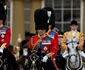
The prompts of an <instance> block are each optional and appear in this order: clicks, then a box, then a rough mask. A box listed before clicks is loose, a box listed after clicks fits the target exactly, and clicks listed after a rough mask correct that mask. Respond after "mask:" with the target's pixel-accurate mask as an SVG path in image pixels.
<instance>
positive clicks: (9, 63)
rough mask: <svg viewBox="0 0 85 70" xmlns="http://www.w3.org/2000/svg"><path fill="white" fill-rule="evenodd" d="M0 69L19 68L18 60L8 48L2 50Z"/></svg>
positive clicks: (10, 69)
mask: <svg viewBox="0 0 85 70" xmlns="http://www.w3.org/2000/svg"><path fill="white" fill-rule="evenodd" d="M0 70H18V67H17V64H16V60H15V58H14V56H13V54H12V53H11V52H10V51H9V50H8V49H7V48H5V49H3V53H2V52H0Z"/></svg>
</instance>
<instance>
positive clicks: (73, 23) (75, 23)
mask: <svg viewBox="0 0 85 70" xmlns="http://www.w3.org/2000/svg"><path fill="white" fill-rule="evenodd" d="M70 25H78V23H77V21H76V20H73V21H71V24H70Z"/></svg>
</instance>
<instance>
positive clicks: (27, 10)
mask: <svg viewBox="0 0 85 70" xmlns="http://www.w3.org/2000/svg"><path fill="white" fill-rule="evenodd" d="M24 15H25V30H26V31H29V23H30V22H29V21H30V0H25V3H24Z"/></svg>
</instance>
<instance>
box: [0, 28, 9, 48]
mask: <svg viewBox="0 0 85 70" xmlns="http://www.w3.org/2000/svg"><path fill="white" fill-rule="evenodd" d="M10 37H11V32H10V28H9V27H7V26H3V27H2V28H0V45H2V44H4V43H6V47H8V45H9V44H10Z"/></svg>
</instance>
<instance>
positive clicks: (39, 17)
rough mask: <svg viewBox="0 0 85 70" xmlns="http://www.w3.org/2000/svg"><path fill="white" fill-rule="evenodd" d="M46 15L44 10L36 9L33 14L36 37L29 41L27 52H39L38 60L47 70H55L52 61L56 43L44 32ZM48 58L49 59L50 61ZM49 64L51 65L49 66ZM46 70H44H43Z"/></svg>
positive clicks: (45, 30)
mask: <svg viewBox="0 0 85 70" xmlns="http://www.w3.org/2000/svg"><path fill="white" fill-rule="evenodd" d="M47 20H48V15H47V11H46V10H44V9H37V10H36V11H35V13H34V21H35V26H36V27H35V30H36V31H37V35H35V36H33V37H32V38H31V39H30V43H29V45H28V49H29V50H31V51H32V50H37V51H38V50H39V49H40V50H41V51H40V52H39V53H38V55H40V60H41V61H42V62H44V63H47V66H48V70H52V69H53V70H57V67H56V65H55V66H54V65H53V63H52V62H53V59H54V58H55V56H56V53H57V47H56V41H55V39H53V38H51V37H49V36H48V35H47V34H46V32H47V31H48V23H47ZM49 58H51V60H50V61H48V60H49ZM49 62H51V64H52V65H50V64H49ZM45 70H46V69H45Z"/></svg>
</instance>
